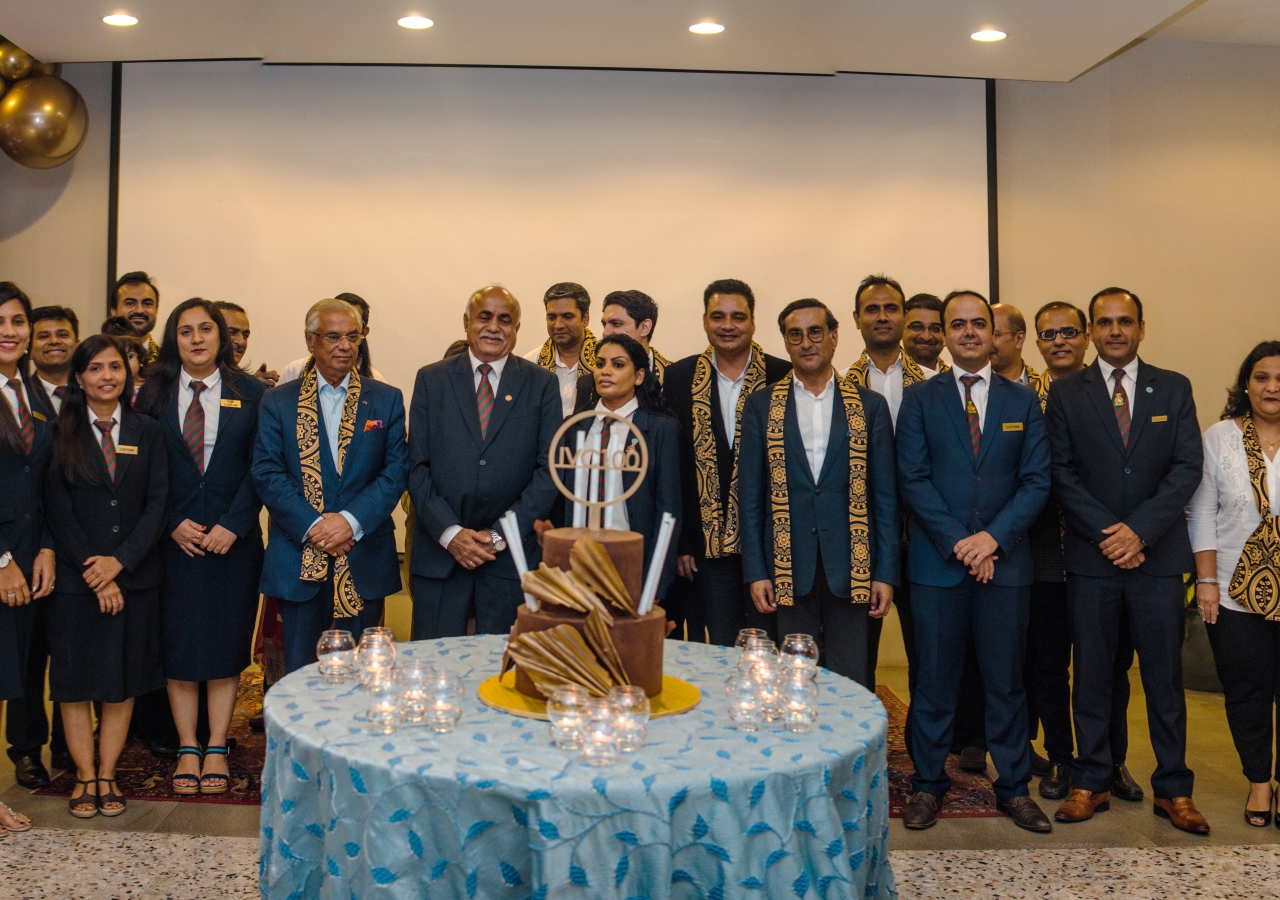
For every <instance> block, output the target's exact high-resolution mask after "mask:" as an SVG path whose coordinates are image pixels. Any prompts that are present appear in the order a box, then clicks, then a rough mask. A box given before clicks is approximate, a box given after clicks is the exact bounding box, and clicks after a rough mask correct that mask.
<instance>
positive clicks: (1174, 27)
mask: <svg viewBox="0 0 1280 900" xmlns="http://www.w3.org/2000/svg"><path fill="white" fill-rule="evenodd" d="M1153 37H1155V38H1157V39H1160V40H1173V41H1214V42H1218V43H1225V44H1270V45H1272V46H1280V0H1207V2H1205V3H1202V4H1201V5H1199V6H1196V7H1195V8H1194V9H1191V10H1189V11H1188V12H1187V14H1186V15H1185V16H1182V17H1180V18H1179V19H1178V20H1177V21H1175V22H1171V23H1170V24H1169V25H1167V26H1166V27H1164V28H1162V29H1161V30H1160V31H1159V32H1157V33H1156V34H1155V35H1153Z"/></svg>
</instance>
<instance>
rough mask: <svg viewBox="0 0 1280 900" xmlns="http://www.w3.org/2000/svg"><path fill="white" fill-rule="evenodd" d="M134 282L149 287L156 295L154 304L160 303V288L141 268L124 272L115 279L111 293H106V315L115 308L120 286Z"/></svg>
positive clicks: (126, 285)
mask: <svg viewBox="0 0 1280 900" xmlns="http://www.w3.org/2000/svg"><path fill="white" fill-rule="evenodd" d="M135 284H145V285H147V286H148V287H149V288H151V290H152V292H154V293H155V295H156V306H159V305H160V288H158V287H156V283H155V282H154V281H152V280H151V276H150V275H148V274H147V273H146V272H143V271H141V270H139V271H137V272H125V273H124V274H123V275H121V276H120V277H119V278H117V279H116V283H115V285H114V286H113V287H112V288H111V293H110V294H108V295H107V315H111V314H112V311H113V310H114V309H115V308H116V301H117V300H119V299H120V288H123V287H129V286H131V285H135Z"/></svg>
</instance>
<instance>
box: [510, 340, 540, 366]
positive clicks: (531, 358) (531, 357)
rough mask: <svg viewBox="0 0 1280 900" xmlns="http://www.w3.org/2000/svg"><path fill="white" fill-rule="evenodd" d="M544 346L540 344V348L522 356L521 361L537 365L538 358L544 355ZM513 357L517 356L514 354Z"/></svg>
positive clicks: (535, 348) (537, 347)
mask: <svg viewBox="0 0 1280 900" xmlns="http://www.w3.org/2000/svg"><path fill="white" fill-rule="evenodd" d="M543 346H544V345H543V344H539V345H538V346H536V347H534V348H533V349H532V350H530V351H529V352H528V353H524V354H521V356H520V359H523V360H525V361H527V362H531V363H534V364H535V365H536V364H537V362H538V357H539V356H541V355H542V348H543ZM512 355H513V356H514V355H515V354H512Z"/></svg>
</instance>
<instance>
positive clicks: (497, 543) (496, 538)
mask: <svg viewBox="0 0 1280 900" xmlns="http://www.w3.org/2000/svg"><path fill="white" fill-rule="evenodd" d="M489 534H491V535H493V550H494V552H495V553H501V552H502V551H503V550H506V549H507V541H506V539H505V538H503V536H502V535H501V534H500V533H499V532H498V530H497V529H496V528H494V529H490V531H489Z"/></svg>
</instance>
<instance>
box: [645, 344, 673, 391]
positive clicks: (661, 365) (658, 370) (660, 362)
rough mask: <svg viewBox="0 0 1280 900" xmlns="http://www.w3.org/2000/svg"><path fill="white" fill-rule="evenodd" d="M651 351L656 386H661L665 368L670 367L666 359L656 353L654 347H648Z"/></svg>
mask: <svg viewBox="0 0 1280 900" xmlns="http://www.w3.org/2000/svg"><path fill="white" fill-rule="evenodd" d="M649 349H650V350H652V351H653V374H654V375H657V376H658V386H659V387H661V386H662V380H663V375H664V374H666V371H667V366H669V365H671V363H670V362H668V361H667V358H666V357H665V356H663V355H662V354H661V353H659V352H658V350H657V348H656V347H650V348H649Z"/></svg>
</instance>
